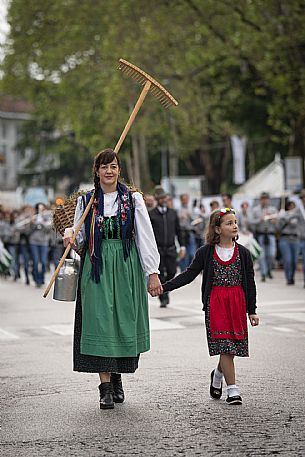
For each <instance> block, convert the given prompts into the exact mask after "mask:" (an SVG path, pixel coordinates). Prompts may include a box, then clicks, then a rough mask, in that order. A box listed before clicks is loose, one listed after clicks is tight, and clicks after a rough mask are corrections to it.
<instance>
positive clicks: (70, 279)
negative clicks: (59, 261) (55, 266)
mask: <svg viewBox="0 0 305 457" xmlns="http://www.w3.org/2000/svg"><path fill="white" fill-rule="evenodd" d="M78 271H79V261H78V260H76V259H65V261H64V264H63V266H62V267H61V269H60V270H59V273H58V275H57V277H56V279H55V285H54V292H53V299H54V300H60V301H74V300H75V298H76V290H77V282H78Z"/></svg>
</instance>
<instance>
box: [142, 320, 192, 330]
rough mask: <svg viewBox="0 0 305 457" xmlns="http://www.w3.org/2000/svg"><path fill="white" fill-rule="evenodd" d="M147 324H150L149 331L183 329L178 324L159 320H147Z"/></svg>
mask: <svg viewBox="0 0 305 457" xmlns="http://www.w3.org/2000/svg"><path fill="white" fill-rule="evenodd" d="M149 322H150V329H151V330H174V329H178V328H185V327H184V326H183V325H181V324H178V323H175V322H169V321H163V320H161V319H149Z"/></svg>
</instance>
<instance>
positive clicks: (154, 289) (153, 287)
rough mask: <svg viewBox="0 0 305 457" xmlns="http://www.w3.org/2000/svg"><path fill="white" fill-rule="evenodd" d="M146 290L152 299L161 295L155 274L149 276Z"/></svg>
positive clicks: (160, 288) (157, 277) (161, 289)
mask: <svg viewBox="0 0 305 457" xmlns="http://www.w3.org/2000/svg"><path fill="white" fill-rule="evenodd" d="M147 290H148V292H149V293H150V295H151V296H152V297H156V296H157V295H161V294H162V293H163V288H162V286H161V283H160V280H159V276H158V274H157V273H152V274H151V275H149V279H148V286H147Z"/></svg>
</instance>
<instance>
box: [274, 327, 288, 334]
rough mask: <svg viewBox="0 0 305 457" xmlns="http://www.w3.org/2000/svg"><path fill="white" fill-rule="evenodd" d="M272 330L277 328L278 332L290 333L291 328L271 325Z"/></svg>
mask: <svg viewBox="0 0 305 457" xmlns="http://www.w3.org/2000/svg"><path fill="white" fill-rule="evenodd" d="M272 328H273V329H274V330H279V331H280V332H285V333H290V332H292V331H293V330H292V329H291V328H287V327H272Z"/></svg>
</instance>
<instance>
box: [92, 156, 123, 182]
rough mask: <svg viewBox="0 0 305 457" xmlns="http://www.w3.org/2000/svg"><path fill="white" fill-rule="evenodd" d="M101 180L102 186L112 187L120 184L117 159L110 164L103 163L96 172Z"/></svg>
mask: <svg viewBox="0 0 305 457" xmlns="http://www.w3.org/2000/svg"><path fill="white" fill-rule="evenodd" d="M96 174H97V176H98V177H99V178H100V183H101V185H103V184H104V185H106V186H111V185H114V184H116V183H117V182H118V178H119V174H120V167H119V165H118V162H117V159H114V160H113V161H112V162H110V163H107V164H105V163H101V164H100V167H99V169H98V170H97V172H96Z"/></svg>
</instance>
